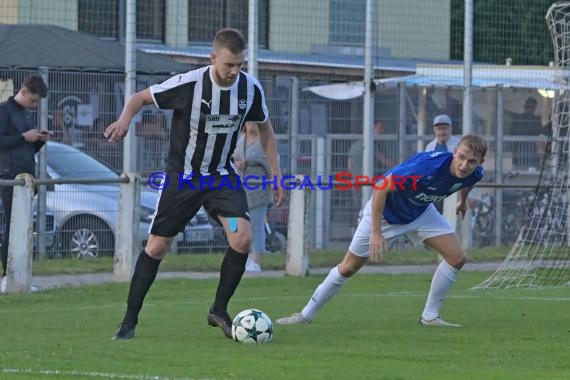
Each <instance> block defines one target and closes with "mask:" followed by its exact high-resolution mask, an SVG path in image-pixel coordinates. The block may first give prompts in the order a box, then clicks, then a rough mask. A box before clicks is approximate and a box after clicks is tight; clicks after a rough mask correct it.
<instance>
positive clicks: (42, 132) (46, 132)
mask: <svg viewBox="0 0 570 380" xmlns="http://www.w3.org/2000/svg"><path fill="white" fill-rule="evenodd" d="M40 133H41V134H42V135H51V131H47V130H43V131H40Z"/></svg>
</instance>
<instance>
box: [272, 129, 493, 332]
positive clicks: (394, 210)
mask: <svg viewBox="0 0 570 380" xmlns="http://www.w3.org/2000/svg"><path fill="white" fill-rule="evenodd" d="M486 152H487V143H486V141H485V140H484V139H483V138H482V137H480V136H477V135H466V136H463V138H462V139H461V140H460V141H459V144H458V146H457V148H456V149H455V150H454V152H422V153H418V154H416V155H414V156H412V157H411V158H409V159H408V160H407V161H405V162H404V163H402V164H400V165H398V166H396V167H394V168H392V169H391V170H389V171H388V172H387V173H386V175H385V176H386V177H385V179H382V180H381V181H382V182H378V183H377V184H376V186H375V189H374V192H373V193H372V197H371V199H370V200H369V201H368V203H367V204H366V206H365V208H364V211H363V217H362V220H361V221H360V223H359V224H358V228H357V229H356V232H355V233H354V237H353V238H352V242H351V243H350V247H349V249H348V252H347V253H346V255H345V256H344V259H343V260H342V262H341V263H340V264H339V265H338V266H336V267H334V268H333V269H331V271H330V272H329V274H328V276H327V277H326V278H325V279H324V281H323V282H322V283H321V284H320V285H319V286H318V287H317V289H316V290H315V292H314V293H313V295H312V297H311V298H310V299H309V302H308V303H307V304H306V305H305V307H304V308H303V310H301V312H300V313H294V314H293V315H291V316H288V317H284V318H279V319H277V321H276V322H277V323H278V324H282V325H294V324H307V323H309V322H311V321H312V320H313V317H314V316H315V315H316V313H317V312H318V311H319V310H320V309H321V308H322V307H323V306H324V305H325V304H326V303H327V302H328V301H329V300H330V299H331V298H332V297H333V296H334V295H335V294H337V293H338V292H339V291H340V289H341V288H342V286H343V285H344V284H345V283H346V281H347V280H348V278H349V277H351V276H353V275H354V274H356V273H357V272H358V270H359V269H360V268H361V267H362V266H363V265H364V263H365V262H366V260H368V258H369V257H370V260H371V261H372V262H378V261H379V260H380V259H381V257H382V255H383V253H384V250H385V249H386V240H388V239H391V238H394V237H397V236H400V235H404V234H405V235H407V236H408V238H410V240H412V241H413V242H415V243H418V244H419V243H421V242H423V243H424V244H426V245H427V246H429V247H430V248H432V249H433V250H435V251H436V252H438V253H439V254H440V255H441V257H442V258H443V260H442V261H441V263H440V264H439V266H438V267H437V269H436V271H435V273H434V275H433V278H432V282H431V287H430V290H429V294H428V298H427V301H426V305H425V307H424V310H423V312H422V314H421V316H420V319H419V322H420V324H421V325H422V326H437V327H439V326H447V327H460V326H461V325H459V324H457V323H450V322H447V321H445V320H443V319H442V318H441V317H440V315H439V311H440V309H441V306H442V304H443V299H444V298H445V295H446V294H447V291H448V290H449V288H450V287H451V285H453V283H454V282H455V279H456V278H457V275H458V273H459V271H460V270H461V268H462V267H463V265H464V264H465V261H466V258H467V255H466V253H465V251H464V250H463V249H462V248H461V244H460V243H459V240H458V239H457V236H456V234H455V229H454V228H452V227H451V226H450V225H449V223H448V222H447V221H446V220H445V219H444V218H443V216H442V215H441V214H440V213H439V212H437V210H436V209H435V207H434V205H433V202H437V201H439V200H442V199H444V198H445V197H447V196H449V195H450V194H453V193H455V192H457V191H459V202H458V204H457V214H460V215H461V216H464V215H465V212H466V211H467V195H468V194H469V191H470V190H471V187H472V186H473V185H475V184H476V183H477V182H479V181H480V180H481V178H483V167H482V166H481V165H482V164H483V162H484V160H485V154H486Z"/></svg>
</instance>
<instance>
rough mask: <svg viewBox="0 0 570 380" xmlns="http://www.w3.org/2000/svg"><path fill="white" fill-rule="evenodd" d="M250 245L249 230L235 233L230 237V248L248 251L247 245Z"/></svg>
mask: <svg viewBox="0 0 570 380" xmlns="http://www.w3.org/2000/svg"><path fill="white" fill-rule="evenodd" d="M250 245H251V232H242V233H240V234H236V235H234V236H233V239H232V244H231V246H232V248H233V249H235V250H236V251H238V252H249V246H250Z"/></svg>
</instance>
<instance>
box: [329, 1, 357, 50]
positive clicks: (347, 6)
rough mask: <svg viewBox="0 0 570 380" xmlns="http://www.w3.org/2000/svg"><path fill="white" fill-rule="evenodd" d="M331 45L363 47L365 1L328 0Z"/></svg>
mask: <svg viewBox="0 0 570 380" xmlns="http://www.w3.org/2000/svg"><path fill="white" fill-rule="evenodd" d="M330 1H331V2H330V17H329V23H330V28H329V41H330V43H331V44H340V45H353V46H363V45H364V34H365V31H364V27H365V24H366V0H330Z"/></svg>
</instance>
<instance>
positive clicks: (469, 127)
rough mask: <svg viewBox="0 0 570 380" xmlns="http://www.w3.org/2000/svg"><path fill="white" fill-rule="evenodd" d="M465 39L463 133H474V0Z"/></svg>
mask: <svg viewBox="0 0 570 380" xmlns="http://www.w3.org/2000/svg"><path fill="white" fill-rule="evenodd" d="M464 29H465V30H464V40H463V47H464V48H463V65H464V68H463V69H464V74H463V77H464V78H463V135H467V134H470V133H473V84H472V82H473V80H472V73H473V0H465V23H464ZM469 220H471V210H470V209H469V208H467V212H466V214H465V217H464V221H463V223H462V225H461V245H462V246H463V248H464V249H469V248H471V247H472V246H473V231H472V230H471V223H469Z"/></svg>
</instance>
